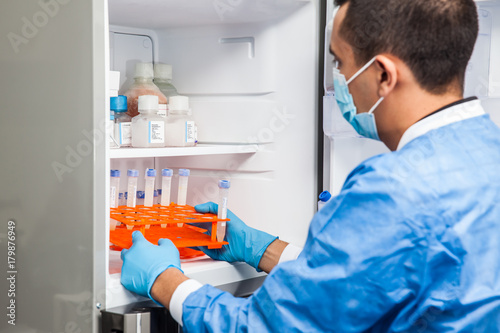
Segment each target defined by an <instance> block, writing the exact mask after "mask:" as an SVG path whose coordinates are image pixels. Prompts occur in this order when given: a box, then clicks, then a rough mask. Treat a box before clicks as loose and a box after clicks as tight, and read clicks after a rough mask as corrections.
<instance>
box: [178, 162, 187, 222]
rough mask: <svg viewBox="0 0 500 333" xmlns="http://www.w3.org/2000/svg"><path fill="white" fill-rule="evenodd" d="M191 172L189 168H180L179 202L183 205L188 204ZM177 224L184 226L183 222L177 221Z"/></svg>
mask: <svg viewBox="0 0 500 333" xmlns="http://www.w3.org/2000/svg"><path fill="white" fill-rule="evenodd" d="M189 174H190V170H189V169H179V191H178V192H177V204H178V205H181V206H185V205H186V201H187V188H188V179H189ZM177 226H178V227H182V226H183V223H177Z"/></svg>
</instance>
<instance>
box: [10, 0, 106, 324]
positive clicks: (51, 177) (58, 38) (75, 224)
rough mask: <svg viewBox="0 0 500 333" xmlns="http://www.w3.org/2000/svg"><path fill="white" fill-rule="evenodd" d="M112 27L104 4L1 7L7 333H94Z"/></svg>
mask: <svg viewBox="0 0 500 333" xmlns="http://www.w3.org/2000/svg"><path fill="white" fill-rule="evenodd" d="M104 22H105V5H104V1H102V0H95V1H70V0H50V1H14V0H7V1H2V3H1V4H0V35H2V36H3V37H2V39H1V40H0V49H1V50H2V52H0V73H2V75H1V77H0V80H1V84H0V87H1V98H0V109H1V110H2V111H1V112H2V113H1V116H2V120H1V121H0V137H1V140H0V156H1V157H0V170H1V173H0V184H1V185H0V187H1V189H2V191H1V192H0V249H1V250H0V253H1V254H2V255H1V256H0V270H1V272H2V275H3V278H2V279H0V290H2V297H1V301H0V304H1V307H2V308H3V309H4V310H3V319H2V320H0V331H1V332H39V333H41V332H92V331H95V332H97V320H96V318H97V313H98V309H97V307H98V305H97V304H96V303H97V301H96V295H98V290H101V291H102V290H104V287H105V286H104V285H99V281H102V282H104V278H102V279H99V278H96V276H95V275H94V273H95V267H94V264H102V265H103V267H104V256H103V253H104V251H103V250H104V240H103V239H102V240H101V238H102V235H100V234H99V232H96V231H97V230H96V229H95V226H96V225H99V224H102V225H103V223H104V216H105V215H104V197H103V196H104V193H98V192H96V191H95V189H96V184H103V183H104V170H105V168H106V166H105V165H104V144H105V142H106V141H104V140H102V139H101V141H100V142H97V141H96V140H94V138H93V136H94V135H95V136H96V137H97V136H98V135H101V138H102V137H103V133H102V131H101V132H99V131H96V130H95V129H96V128H98V127H97V126H96V124H98V123H99V122H101V121H102V122H103V121H104V117H105V113H103V112H102V110H105V108H106V104H105V95H104V92H105V81H106V77H105V73H106V72H107V71H106V68H105V47H104V45H105V40H104V39H105V36H106V34H105V27H104ZM97 111H98V112H97ZM100 155H102V157H103V158H101V159H97V158H95V156H100ZM98 211H101V213H100V215H97V216H96V215H95V213H96V212H98ZM99 245H100V246H99ZM101 258H102V259H101ZM103 271H104V269H103ZM6 275H7V276H8V277H9V278H10V279H9V280H7V279H6V278H5V276H6ZM6 314H7V316H6Z"/></svg>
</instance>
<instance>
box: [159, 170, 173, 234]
mask: <svg viewBox="0 0 500 333" xmlns="http://www.w3.org/2000/svg"><path fill="white" fill-rule="evenodd" d="M173 175H174V171H173V170H172V169H163V170H161V176H162V178H161V203H160V204H161V205H162V206H168V205H170V192H171V186H172V176H173ZM161 227H162V228H166V227H167V225H166V224H162V225H161Z"/></svg>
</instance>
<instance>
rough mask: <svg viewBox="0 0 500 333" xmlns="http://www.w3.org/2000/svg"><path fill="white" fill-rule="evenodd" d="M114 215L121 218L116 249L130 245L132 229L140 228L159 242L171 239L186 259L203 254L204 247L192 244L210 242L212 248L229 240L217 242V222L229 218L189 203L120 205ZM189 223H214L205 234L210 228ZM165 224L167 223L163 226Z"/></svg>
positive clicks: (112, 234)
mask: <svg viewBox="0 0 500 333" xmlns="http://www.w3.org/2000/svg"><path fill="white" fill-rule="evenodd" d="M110 218H111V219H112V220H115V221H118V222H120V225H118V226H117V227H116V228H115V230H111V231H110V237H109V239H110V243H111V244H113V245H114V246H112V247H113V248H115V249H128V248H130V247H131V246H132V233H133V232H134V231H136V230H140V231H141V232H142V234H143V235H144V237H145V238H146V239H147V240H148V241H150V242H151V243H153V244H155V245H156V244H158V241H159V240H160V239H161V238H168V239H170V240H171V241H172V242H173V243H174V245H175V246H176V247H177V248H178V249H179V252H180V253H181V257H183V258H184V259H186V258H188V257H196V256H199V255H200V254H203V253H202V252H200V251H195V250H191V249H188V248H189V247H196V246H206V247H208V248H209V249H220V248H221V247H222V246H223V245H225V244H228V243H227V242H217V239H216V234H217V222H222V221H229V219H223V220H222V219H218V218H217V215H216V214H211V213H206V214H202V213H198V212H196V210H195V209H194V207H192V206H189V205H186V206H181V205H176V204H174V203H172V204H170V205H169V206H160V205H154V206H153V207H145V206H137V207H135V208H129V207H127V206H120V207H118V208H111V216H110ZM187 223H211V224H212V230H211V235H207V234H205V232H206V229H203V228H198V227H195V226H191V225H188V224H187ZM162 225H164V226H165V225H166V227H164V228H162ZM179 225H182V227H179ZM147 226H149V227H148V228H147ZM196 253H198V254H196Z"/></svg>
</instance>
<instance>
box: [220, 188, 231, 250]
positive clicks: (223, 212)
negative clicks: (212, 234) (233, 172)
mask: <svg viewBox="0 0 500 333" xmlns="http://www.w3.org/2000/svg"><path fill="white" fill-rule="evenodd" d="M230 187H231V183H230V182H229V180H220V181H219V209H218V212H217V217H218V218H219V219H221V220H225V219H226V218H227V199H228V196H229V188H230ZM225 236H226V221H223V222H217V241H218V242H223V241H224V237H225Z"/></svg>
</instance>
